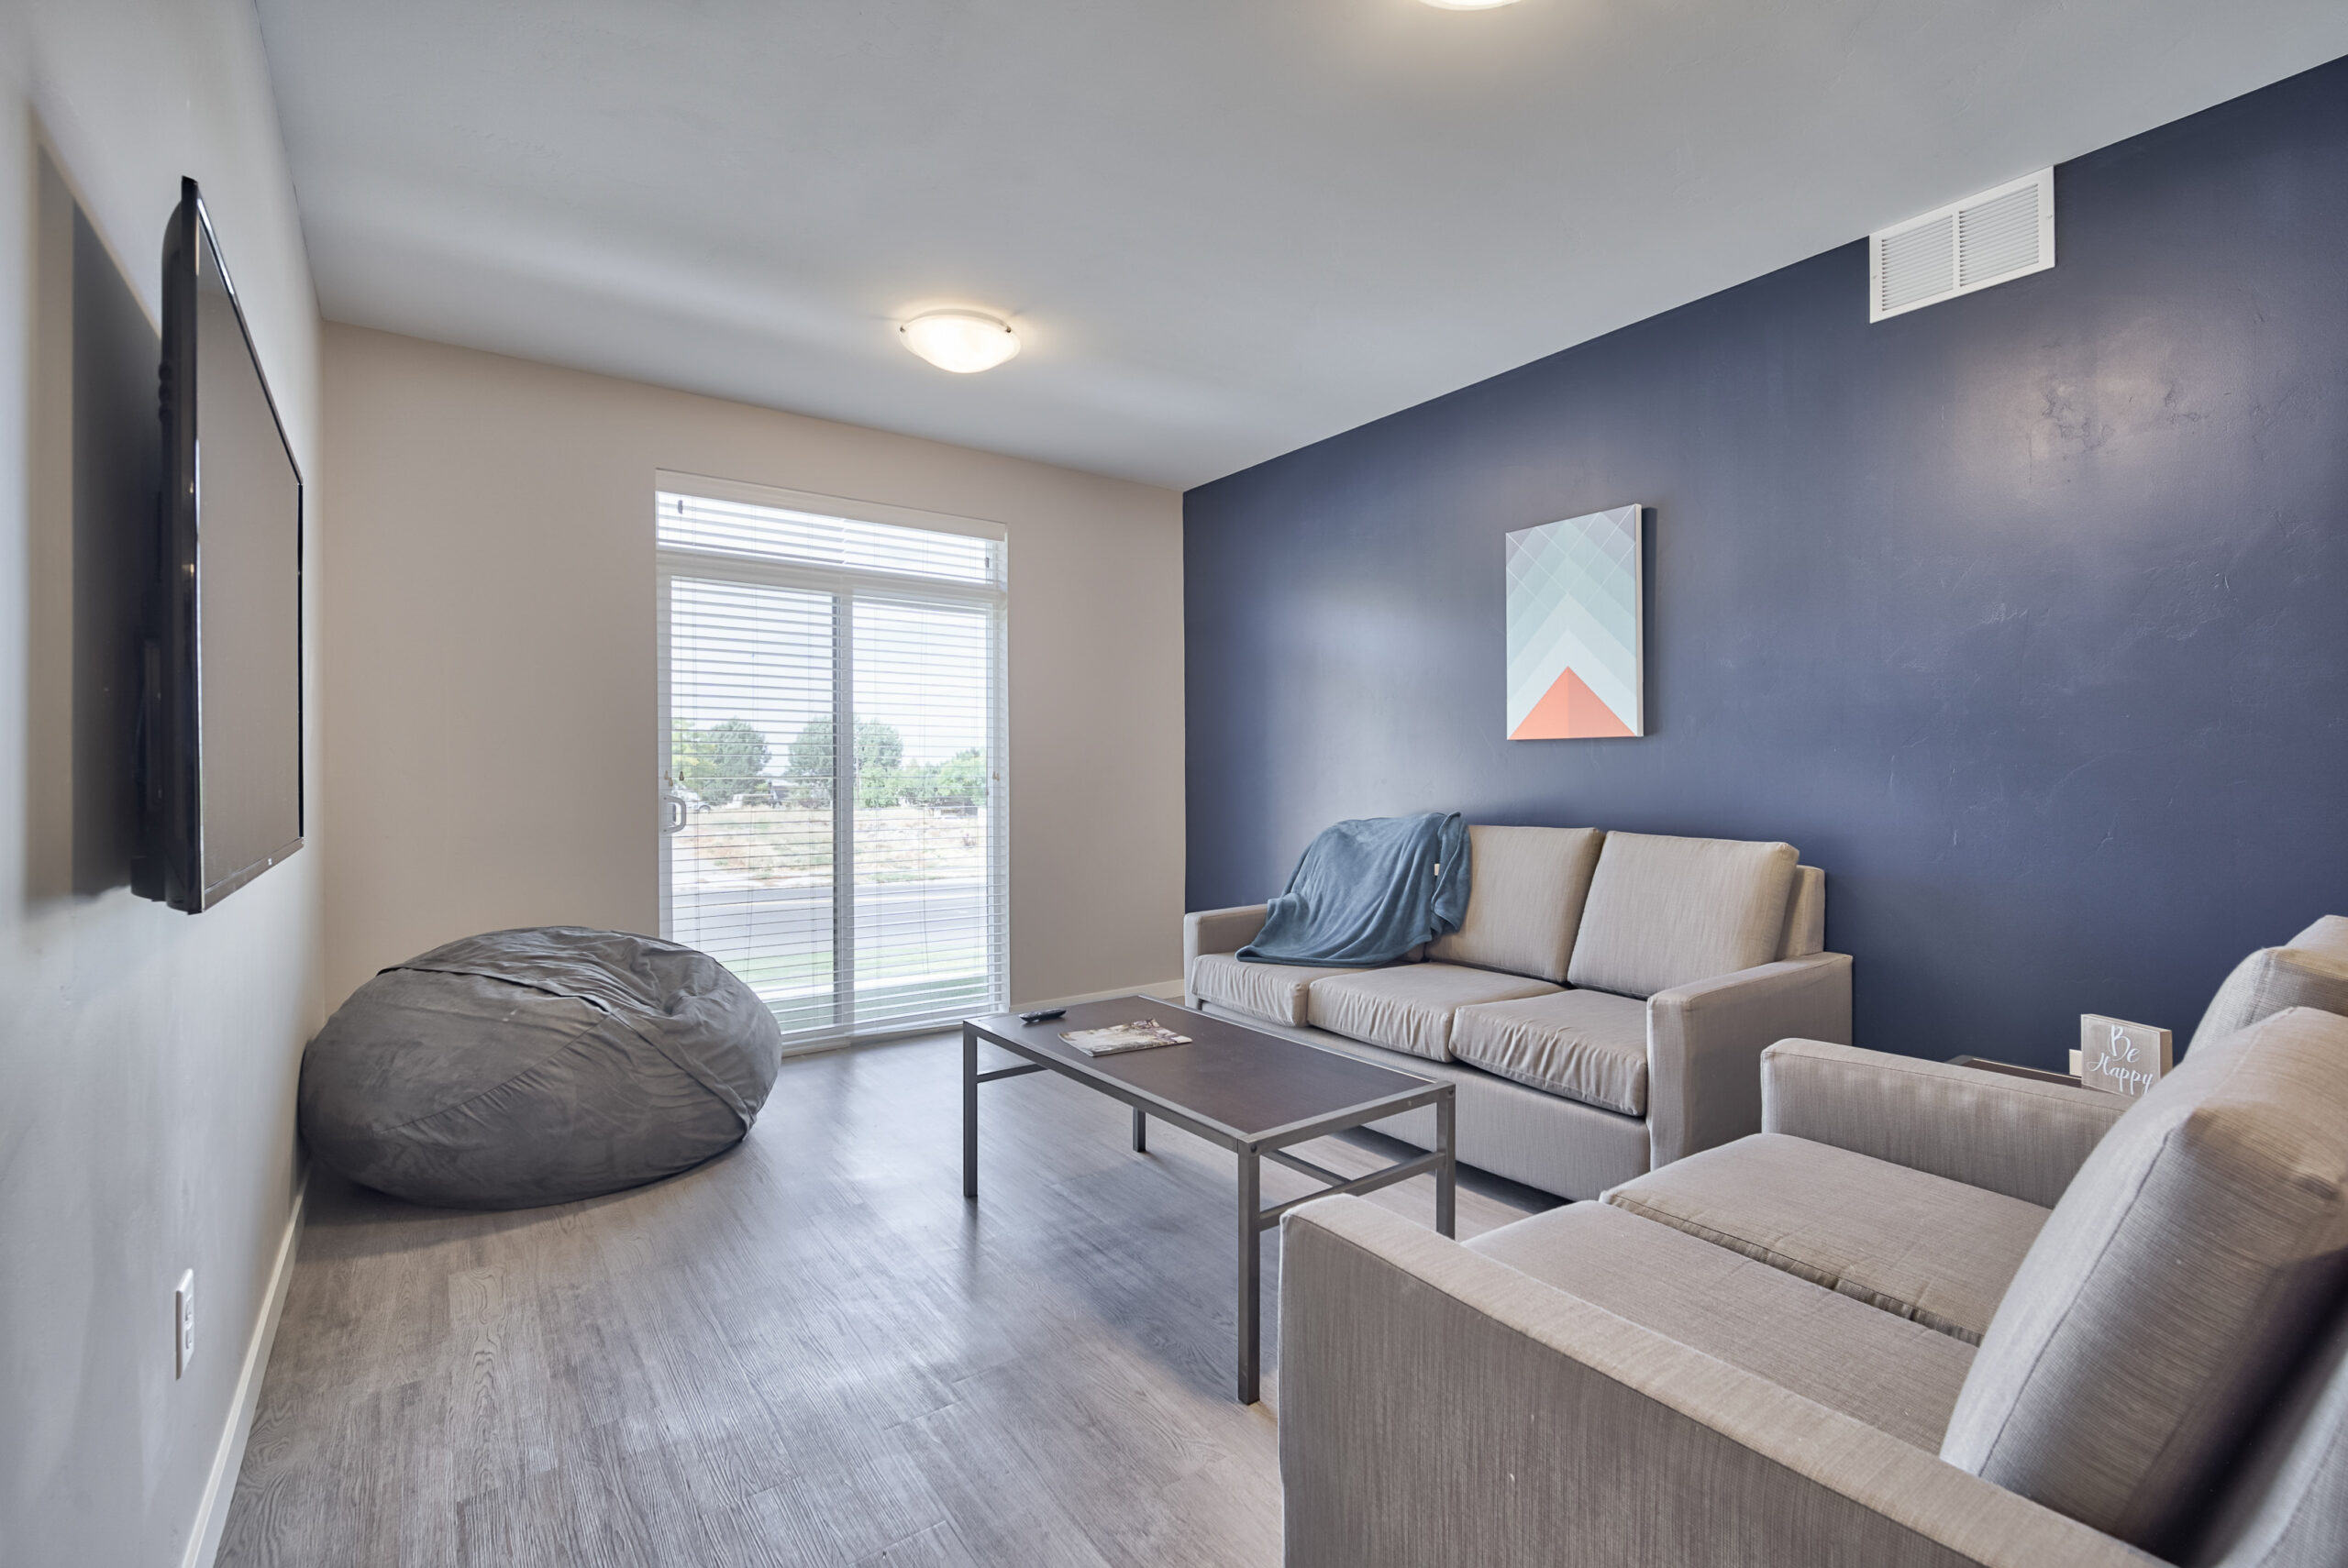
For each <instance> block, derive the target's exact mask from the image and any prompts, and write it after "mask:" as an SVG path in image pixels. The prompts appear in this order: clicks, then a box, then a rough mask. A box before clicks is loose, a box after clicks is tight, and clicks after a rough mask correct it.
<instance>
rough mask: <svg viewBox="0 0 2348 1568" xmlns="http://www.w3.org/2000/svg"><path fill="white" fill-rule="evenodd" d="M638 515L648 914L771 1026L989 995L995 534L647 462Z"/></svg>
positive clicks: (996, 931) (936, 1014)
mask: <svg viewBox="0 0 2348 1568" xmlns="http://www.w3.org/2000/svg"><path fill="white" fill-rule="evenodd" d="M655 513H656V537H657V540H658V549H659V575H660V585H659V592H660V663H661V670H660V689H661V714H660V735H661V755H662V772H661V778H660V784H661V801H662V810H663V817H662V822H661V834H660V847H661V854H660V918H661V931H662V933H663V934H664V935H666V936H668V937H669V938H670V940H672V941H676V942H681V943H684V944H688V945H689V946H693V947H698V948H700V949H701V950H702V951H703V952H705V953H708V954H710V955H713V956H714V957H716V958H718V959H719V960H721V961H722V962H724V963H725V966H727V967H728V968H730V969H732V970H733V971H734V972H735V973H736V974H737V975H739V976H740V977H742V978H743V979H744V980H746V981H748V983H749V984H750V986H751V987H752V988H755V989H756V990H757V991H758V993H759V996H761V997H762V998H764V999H766V1002H767V1005H768V1006H770V1007H771V1008H772V1009H773V1010H774V1013H775V1017H776V1018H777V1019H778V1020H779V1021H781V1024H782V1029H783V1033H784V1036H785V1038H786V1040H787V1041H789V1042H791V1043H818V1042H822V1041H825V1040H832V1039H838V1038H842V1037H845V1036H849V1035H856V1034H868V1033H877V1032H887V1031H891V1030H897V1029H909V1028H914V1027H918V1026H920V1025H923V1024H926V1023H932V1022H937V1021H944V1020H947V1019H954V1018H959V1017H961V1016H963V1015H964V1014H967V1013H972V1012H983V1011H987V1010H992V1009H996V1008H1000V1007H1001V1006H1002V1005H1003V1001H1004V995H1005V986H1006V975H1007V971H1008V960H1007V957H1006V954H1007V949H1008V942H1009V936H1008V923H1007V902H1008V900H1007V898H1006V883H1007V880H1008V878H1007V875H1006V872H1007V860H1006V856H1005V853H1004V835H1003V823H1004V821H1005V817H1004V800H1003V767H1002V756H1003V744H1004V743H1003V734H1004V732H1003V657H1002V646H1003V592H1004V545H1003V541H1002V534H1001V531H1000V530H999V529H996V528H993V527H991V525H984V524H977V523H965V522H962V521H959V520H957V519H950V518H942V517H935V516H931V515H929V514H927V513H901V512H897V511H895V510H894V509H890V508H881V507H872V506H863V505H855V504H852V503H849V502H834V501H825V500H823V499H821V498H817V497H813V496H801V495H793V494H788V493H785V492H779V491H759V490H753V489H751V488H750V487H747V486H741V485H735V484H729V483H723V482H721V481H717V480H688V479H685V478H684V477H683V476H679V475H666V474H664V475H662V476H661V485H660V488H659V490H658V491H656V492H655ZM847 513H856V514H855V515H849V514H847Z"/></svg>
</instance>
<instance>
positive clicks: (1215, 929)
mask: <svg viewBox="0 0 2348 1568" xmlns="http://www.w3.org/2000/svg"><path fill="white" fill-rule="evenodd" d="M1270 913H1271V906H1270V905H1269V904H1243V905H1241V906H1240V907H1239V908H1237V909H1228V910H1193V911H1191V912H1190V913H1189V914H1186V915H1184V916H1183V917H1182V987H1183V988H1184V989H1185V990H1189V989H1190V986H1191V966H1193V965H1195V964H1196V963H1197V962H1198V961H1199V955H1201V954H1202V953H1236V952H1238V951H1239V950H1240V949H1241V948H1243V947H1245V946H1246V945H1247V944H1249V943H1251V942H1253V941H1255V940H1256V933H1257V932H1259V931H1261V930H1263V929H1264V921H1265V919H1266V918H1267V917H1268V915H1269V914H1270ZM1189 1000H1190V1003H1191V1006H1193V1007H1196V1006H1197V1005H1198V997H1197V994H1196V993H1195V992H1193V993H1192V994H1191V997H1190V999H1189Z"/></svg>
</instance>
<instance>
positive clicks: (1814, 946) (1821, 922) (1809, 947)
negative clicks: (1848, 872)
mask: <svg viewBox="0 0 2348 1568" xmlns="http://www.w3.org/2000/svg"><path fill="white" fill-rule="evenodd" d="M1825 951H1826V873H1825V872H1823V871H1821V870H1820V869H1819V868H1818V867H1815V866H1797V867H1794V880H1793V886H1792V887H1791V888H1790V889H1788V891H1787V893H1786V923H1785V924H1784V925H1782V926H1780V927H1779V928H1778V957H1780V958H1807V957H1809V956H1810V955H1811V954H1813V953H1823V952H1825Z"/></svg>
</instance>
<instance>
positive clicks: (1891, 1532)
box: [1279, 1198, 2155, 1568]
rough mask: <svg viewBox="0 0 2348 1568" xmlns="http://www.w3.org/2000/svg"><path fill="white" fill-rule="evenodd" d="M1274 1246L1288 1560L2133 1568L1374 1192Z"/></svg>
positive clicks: (1359, 1564)
mask: <svg viewBox="0 0 2348 1568" xmlns="http://www.w3.org/2000/svg"><path fill="white" fill-rule="evenodd" d="M1280 1237H1281V1241H1280V1258H1281V1263H1280V1305H1279V1310H1280V1340H1279V1344H1280V1367H1279V1452H1280V1479H1281V1482H1282V1484H1283V1487H1284V1496H1285V1519H1284V1528H1285V1532H1286V1542H1287V1556H1286V1559H1285V1561H1286V1564H1287V1568H1518V1565H1520V1564H1522V1565H1525V1568H1531V1565H1533V1564H1542V1565H1546V1564H1551V1563H1558V1562H1571V1563H1575V1564H1578V1565H1581V1568H1633V1565H1637V1568H1652V1565H1654V1564H1658V1563H1674V1564H1688V1565H1689V1568H1729V1565H1734V1568H1765V1565H1771V1568H1775V1565H1782V1564H1787V1563H1812V1562H1845V1563H1859V1562H1864V1563H1867V1564H1869V1565H1870V1568H1908V1565H1911V1564H1913V1565H1919V1568H1921V1565H1923V1564H1932V1565H1933V1568H1956V1565H1961V1564H1968V1563H1970V1564H1978V1565H1981V1568H1991V1565H1996V1568H2008V1565H2010V1568H2024V1565H2025V1564H2028V1565H2031V1568H2043V1564H2046V1563H2050V1562H2061V1563H2066V1564H2089V1565H2093V1568H2118V1565H2120V1564H2128V1565H2131V1568H2150V1565H2151V1564H2153V1563H2154V1561H2155V1560H2154V1559H2153V1558H2150V1557H2147V1556H2145V1555H2144V1554H2143V1553H2142V1552H2140V1551H2136V1550H2135V1549H2134V1548H2132V1547H2130V1546H2127V1545H2124V1544H2123V1543H2121V1542H2120V1541H2118V1540H2113V1539H2112V1538H2111V1537H2110V1536H2106V1535H2103V1534H2101V1533H2100V1532H2099V1531H2097V1530H2094V1529H2089V1528H2088V1526H2086V1525H2083V1524H2080V1523H2079V1522H2078V1521H2077V1520H2075V1519H2072V1518H2066V1517H2065V1516H2064V1515H2061V1514H2058V1513H2056V1512H2054V1510H2053V1509H2051V1508H2048V1507H2043V1506H2042V1505H2040V1504H2038V1503H2034V1502H2032V1501H2030V1500H2029V1499H2028V1498H2025V1497H2022V1496H2019V1495H2017V1494H2015V1493H2012V1492H2008V1491H2005V1490H2003V1489H2002V1488H2000V1487H1998V1486H1995V1485H1991V1484H1990V1483H1988V1482H1987V1481H1984V1480H1982V1479H1981V1478H1980V1477H1978V1476H1977V1475H1973V1474H1967V1473H1966V1472H1965V1471H1962V1470H1959V1469H1957V1468H1956V1467H1955V1465H1952V1464H1946V1463H1942V1461H1941V1460H1940V1458H1939V1457H1938V1456H1937V1455H1935V1454H1932V1453H1928V1452H1925V1451H1923V1450H1922V1449H1920V1448H1913V1447H1911V1446H1909V1445H1908V1444H1906V1443H1903V1442H1900V1441H1897V1440H1896V1439H1893V1438H1890V1437H1888V1436H1886V1435H1885V1434H1884V1433H1882V1432H1880V1431H1878V1430H1876V1429H1875V1428H1873V1427H1870V1426H1867V1425H1866V1424H1865V1423H1864V1422H1861V1421H1859V1420H1856V1419H1853V1418H1852V1417H1849V1416H1846V1415H1844V1414H1843V1413H1842V1412H1841V1411H1839V1410H1831V1409H1829V1408H1826V1407H1825V1406H1823V1405H1820V1404H1818V1403H1816V1402H1814V1401H1812V1400H1811V1399H1808V1398H1805V1397H1802V1396H1801V1395H1799V1394H1796V1393H1794V1392H1792V1391H1791V1390H1789V1389H1787V1388H1783V1387H1780V1386H1778V1385H1777V1384H1774V1383H1771V1382H1769V1381H1768V1380H1767V1379H1766V1378H1764V1377H1761V1376H1759V1375H1755V1374H1754V1373H1750V1372H1746V1371H1744V1370H1743V1369H1742V1368H1738V1367H1733V1366H1730V1365H1728V1364H1725V1363H1723V1362H1720V1361H1716V1360H1714V1359H1713V1358H1712V1357H1711V1356H1709V1355H1706V1354H1704V1353H1701V1352H1699V1351H1696V1350H1693V1349H1691V1348H1689V1346H1687V1345H1684V1344H1681V1343H1679V1342H1677V1341H1675V1340H1672V1339H1670V1338H1668V1337H1667V1336H1666V1335H1664V1334H1661V1333H1658V1332H1656V1331H1654V1330H1652V1329H1648V1328H1646V1327H1645V1326H1643V1325H1640V1324H1637V1323H1634V1322H1632V1321H1630V1320H1627V1319H1624V1318H1620V1317H1617V1316H1615V1315H1614V1314H1613V1313H1611V1312H1608V1311H1606V1310H1604V1309H1601V1308H1600V1307H1597V1306H1594V1305H1592V1304H1591V1303H1589V1302H1587V1301H1584V1300H1582V1299H1580V1298H1579V1297H1575V1296H1571V1295H1568V1294H1567V1293H1566V1292H1565V1291H1562V1290H1559V1289H1556V1287H1554V1286H1548V1285H1545V1284H1543V1283H1542V1282H1541V1281H1539V1280H1536V1279H1534V1278H1533V1277H1532V1276H1531V1275H1525V1274H1521V1273H1519V1272H1517V1271H1516V1270H1515V1269H1512V1268H1510V1267H1508V1266H1507V1265H1506V1264H1501V1263H1498V1262H1495V1261H1494V1260H1492V1259H1490V1258H1487V1257H1484V1256H1483V1255H1481V1254H1480V1253H1474V1252H1470V1251H1469V1250H1467V1248H1465V1247H1462V1246H1460V1245H1459V1244H1458V1243H1456V1242H1449V1241H1445V1239H1444V1238H1442V1237H1440V1236H1438V1235H1436V1234H1435V1233H1434V1231H1429V1230H1426V1229H1424V1228H1423V1227H1422V1226H1419V1225H1416V1224H1413V1223H1412V1222H1411V1221H1410V1220H1405V1219H1403V1218H1401V1216H1400V1215H1397V1214H1393V1213H1390V1212H1389V1211H1387V1210H1385V1209H1380V1208H1379V1207H1378V1206H1377V1205H1376V1204H1372V1203H1368V1202H1365V1201H1363V1200H1362V1199H1360V1198H1324V1199H1321V1200H1318V1201H1316V1202H1313V1203H1312V1204H1308V1205H1306V1206H1304V1207H1301V1208H1299V1209H1292V1210H1290V1213H1289V1214H1288V1215H1287V1216H1286V1217H1285V1218H1284V1219H1283V1220H1282V1222H1281V1227H1280Z"/></svg>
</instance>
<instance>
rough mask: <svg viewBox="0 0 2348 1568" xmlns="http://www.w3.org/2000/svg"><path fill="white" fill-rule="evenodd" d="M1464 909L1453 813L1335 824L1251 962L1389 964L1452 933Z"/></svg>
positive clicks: (1461, 836) (1458, 830)
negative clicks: (1421, 945)
mask: <svg viewBox="0 0 2348 1568" xmlns="http://www.w3.org/2000/svg"><path fill="white" fill-rule="evenodd" d="M1466 915H1467V829H1466V828H1465V827H1463V826H1462V825H1460V822H1459V813H1458V812H1450V813H1448V814H1445V813H1442V812H1427V813H1426V814H1425V815H1423V816H1416V817H1368V818H1365V819H1363V820H1361V821H1359V822H1350V823H1338V824H1337V825H1336V826H1335V827H1333V828H1329V829H1327V830H1325V831H1324V832H1323V833H1322V834H1321V836H1320V837H1318V838H1316V839H1314V840H1313V841H1312V844H1311V845H1307V846H1306V848H1305V851H1304V858H1303V859H1301V860H1300V861H1298V862H1297V863H1296V873H1295V875H1294V876H1291V877H1290V878H1289V879H1288V891H1287V892H1285V893H1282V894H1281V895H1280V896H1279V898H1277V899H1274V900H1272V902H1271V912H1270V914H1269V915H1268V917H1267V918H1266V919H1265V921H1264V929H1263V930H1262V931H1261V932H1260V933H1257V937H1256V940H1255V941H1253V942H1251V943H1249V944H1247V945H1246V946H1245V947H1243V948H1241V949H1240V950H1239V956H1240V957H1242V958H1252V959H1254V960H1255V961H1256V962H1257V963H1259V964H1328V965H1336V966H1346V967H1358V968H1368V967H1370V966H1374V965H1379V964H1391V963H1393V962H1394V961H1395V960H1396V959H1398V958H1400V957H1401V956H1402V955H1404V954H1406V953H1408V952H1409V951H1410V950H1411V949H1412V948H1413V947H1416V946H1417V945H1418V944H1420V943H1422V942H1431V941H1433V940H1434V938H1436V937H1438V936H1441V935H1443V934H1445V933H1447V932H1454V931H1457V930H1458V929H1459V922H1460V921H1461V920H1462V919H1463V918H1465V917H1466Z"/></svg>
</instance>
